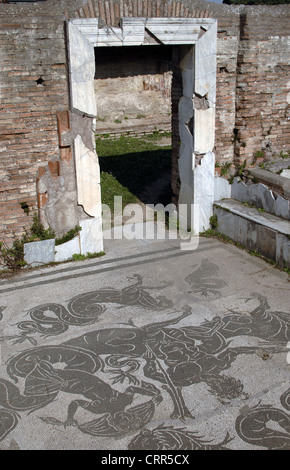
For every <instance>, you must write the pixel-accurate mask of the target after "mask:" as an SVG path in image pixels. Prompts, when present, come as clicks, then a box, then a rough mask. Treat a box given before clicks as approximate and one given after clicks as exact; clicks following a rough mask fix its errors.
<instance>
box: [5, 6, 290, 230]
mask: <svg viewBox="0 0 290 470" xmlns="http://www.w3.org/2000/svg"><path fill="white" fill-rule="evenodd" d="M123 16H145V17H154V16H160V17H162V16H168V17H170V16H174V17H175V16H176V17H179V16H180V17H213V18H217V19H218V60H217V107H216V148H215V152H216V157H217V159H219V160H220V161H235V162H236V163H238V162H242V161H243V160H244V159H247V158H252V156H253V154H254V153H255V152H256V151H257V150H260V149H261V148H263V147H265V146H267V147H268V148H270V149H272V150H273V152H280V151H281V150H288V149H289V148H290V116H289V106H290V104H289V102H287V96H288V101H289V92H290V76H289V55H290V31H289V23H290V21H289V20H290V7H289V6H287V5H283V6H282V5H281V6H276V7H268V8H266V7H230V6H226V5H216V4H213V3H207V2H203V1H201V0H200V1H189V0H183V2H182V3H181V2H176V1H172V0H168V1H164V0H162V1H161V0H153V1H150V2H149V1H147V0H137V1H132V0H118V1H116V0H108V1H106V0H70V1H68V0H46V1H43V2H39V3H37V2H35V3H26V4H25V3H19V4H17V3H16V4H1V3H0V61H1V68H0V111H1V114H0V231H1V239H3V238H9V237H11V235H12V233H13V232H15V233H16V234H18V233H20V232H21V231H22V228H23V226H28V225H29V224H30V223H31V220H32V215H33V212H34V211H35V210H37V208H38V207H39V208H40V211H41V214H42V215H43V217H44V220H46V221H48V220H49V221H50V217H52V219H53V222H51V221H50V222H51V223H52V224H53V225H55V227H54V228H57V230H58V231H59V229H60V227H63V231H66V230H67V229H68V228H71V227H72V226H73V225H74V222H75V221H76V219H77V213H79V211H80V210H81V208H80V207H78V205H77V195H76V193H77V191H76V187H75V184H76V183H75V179H74V177H73V175H74V171H75V169H74V162H73V161H72V151H71V150H72V149H71V144H70V143H68V144H67V143H63V142H62V141H61V138H60V133H59V131H60V125H61V122H62V123H63V120H62V119H60V117H61V116H62V117H63V115H62V114H60V113H65V112H67V111H68V109H69V90H68V70H67V51H66V32H65V20H66V19H68V18H77V17H81V18H93V17H99V18H100V25H101V26H102V25H104V24H109V25H115V26H117V24H118V22H119V18H120V17H123ZM173 95H175V98H174V96H173V102H172V107H173V111H174V108H175V107H176V103H177V101H178V82H176V84H175V92H174V94H173ZM70 117H71V116H70V115H69V114H67V115H66V118H65V119H64V121H67V122H66V124H64V126H68V129H67V130H66V131H65V132H68V133H69V129H70V125H71V123H70V122H69V120H70V119H69V118H70ZM173 131H174V120H173ZM174 145H177V142H175V144H174ZM173 167H174V168H175V176H174V181H173V183H174V184H175V187H176V191H177V190H178V173H177V170H176V168H177V165H176V162H174V161H173ZM49 181H51V183H49ZM49 187H53V188H54V191H53V194H49V192H50V191H49V189H48V188H49ZM68 193H69V194H68ZM21 203H26V204H27V205H28V206H29V208H30V213H29V215H28V216H27V215H26V213H24V211H23V209H21ZM53 207H54V208H56V207H57V212H58V215H57V216H56V215H55V216H54V215H51V214H53V210H54V208H53ZM68 208H69V210H68ZM72 208H73V209H72Z"/></svg>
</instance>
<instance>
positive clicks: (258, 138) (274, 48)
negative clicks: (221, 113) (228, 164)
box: [234, 11, 290, 163]
mask: <svg viewBox="0 0 290 470" xmlns="http://www.w3.org/2000/svg"><path fill="white" fill-rule="evenodd" d="M289 56H290V27H289V13H288V16H287V15H281V17H280V18H279V20H278V22H276V21H275V19H274V18H273V17H272V16H270V15H269V16H268V15H266V13H264V15H261V16H259V17H258V16H251V15H249V14H248V13H247V12H246V11H245V12H244V13H243V15H242V23H241V30H240V45H239V52H238V60H237V87H236V123H235V128H236V131H235V136H234V140H235V159H236V160H237V162H239V163H242V162H243V161H244V160H246V159H247V160H248V159H250V160H251V158H252V157H253V155H254V154H255V153H256V152H257V151H260V150H265V151H268V152H270V153H271V152H272V153H274V154H279V153H280V152H281V151H283V152H285V151H287V150H289V149H290V125H289V124H290V100H289V99H288V100H287V94H288V93H289V91H290V64H289Z"/></svg>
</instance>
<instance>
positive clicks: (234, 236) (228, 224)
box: [214, 199, 290, 267]
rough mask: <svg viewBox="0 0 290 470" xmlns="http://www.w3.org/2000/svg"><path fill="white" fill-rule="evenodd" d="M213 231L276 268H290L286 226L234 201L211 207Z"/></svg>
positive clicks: (289, 237)
mask: <svg viewBox="0 0 290 470" xmlns="http://www.w3.org/2000/svg"><path fill="white" fill-rule="evenodd" d="M214 214H216V215H217V223H218V226H217V230H218V232H220V233H222V234H223V235H226V236H227V237H229V238H230V239H231V240H233V241H235V242H237V243H240V244H241V245H243V246H245V247H246V248H247V249H248V250H251V251H257V252H259V253H261V254H262V255H263V256H265V257H266V258H268V259H271V260H273V261H275V262H276V263H277V264H278V265H279V266H282V267H290V222H289V221H288V220H283V219H281V218H280V217H276V216H274V215H272V214H269V213H267V212H263V211H261V210H259V209H257V208H255V207H251V206H249V205H246V204H243V203H241V202H239V201H236V200H234V199H223V200H221V201H216V202H215V204H214Z"/></svg>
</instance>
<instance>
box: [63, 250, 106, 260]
mask: <svg viewBox="0 0 290 470" xmlns="http://www.w3.org/2000/svg"><path fill="white" fill-rule="evenodd" d="M104 255H105V252H104V251H99V252H97V253H87V254H86V255H81V254H79V253H75V254H74V255H72V258H71V260H72V261H83V260H85V259H92V258H100V257H101V256H104Z"/></svg>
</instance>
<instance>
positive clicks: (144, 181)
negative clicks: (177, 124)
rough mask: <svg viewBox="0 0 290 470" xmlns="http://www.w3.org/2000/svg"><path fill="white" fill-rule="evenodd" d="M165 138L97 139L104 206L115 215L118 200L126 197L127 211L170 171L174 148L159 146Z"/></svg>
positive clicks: (124, 200)
mask: <svg viewBox="0 0 290 470" xmlns="http://www.w3.org/2000/svg"><path fill="white" fill-rule="evenodd" d="M164 134H165V133H164ZM164 134H162V133H161V132H159V131H158V133H155V134H154V133H153V134H152V135H151V136H146V138H145V137H144V138H137V137H130V136H121V137H120V138H119V139H109V138H106V139H103V138H97V139H96V150H97V153H98V156H99V162H100V168H101V191H102V203H103V204H107V205H108V206H109V207H110V209H111V211H112V212H113V203H114V196H122V198H123V207H125V206H126V205H127V204H130V203H138V202H140V197H141V196H142V193H143V191H144V190H145V189H146V188H147V187H148V186H150V184H152V183H153V182H154V181H156V180H157V179H158V178H160V177H161V176H162V174H163V173H164V172H166V171H168V170H170V168H171V145H168V146H160V145H158V139H159V138H160V137H163V135H164Z"/></svg>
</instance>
